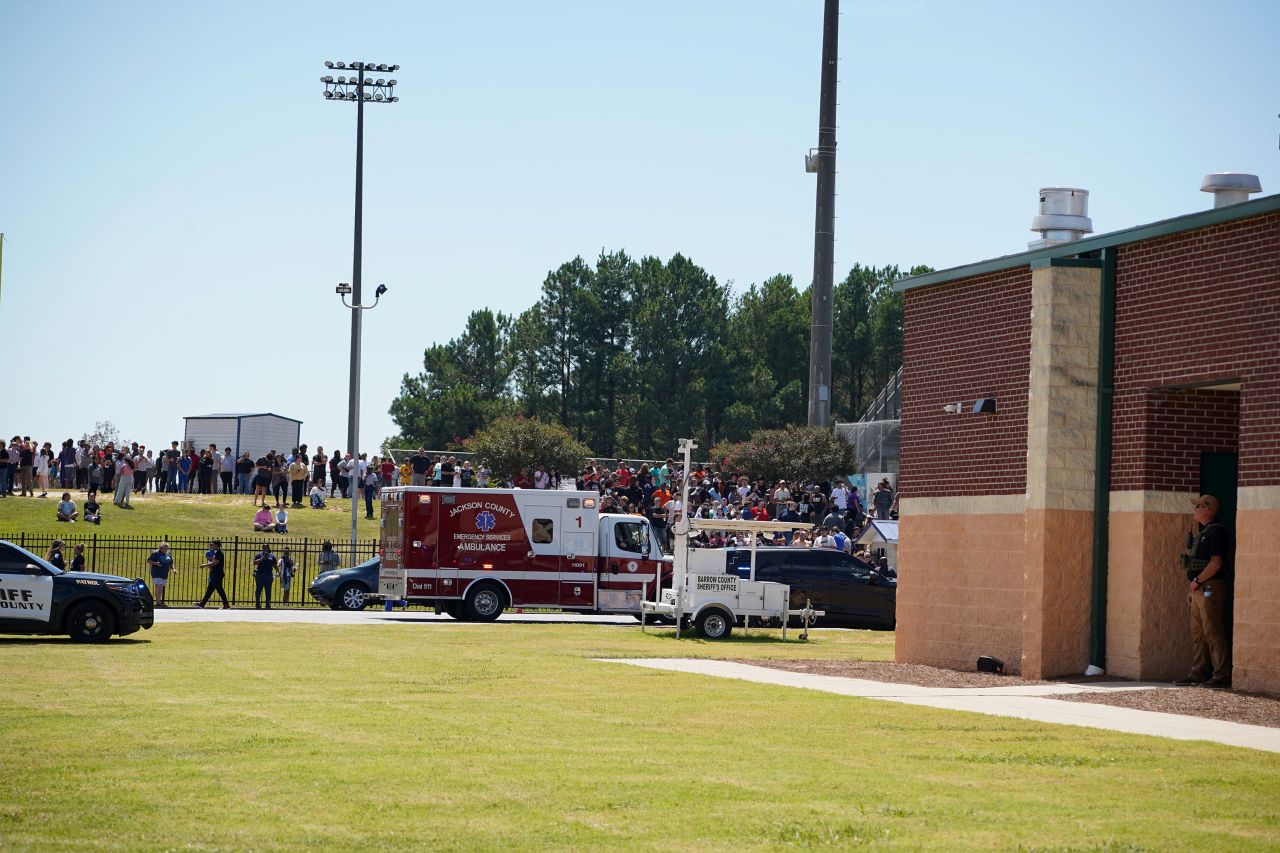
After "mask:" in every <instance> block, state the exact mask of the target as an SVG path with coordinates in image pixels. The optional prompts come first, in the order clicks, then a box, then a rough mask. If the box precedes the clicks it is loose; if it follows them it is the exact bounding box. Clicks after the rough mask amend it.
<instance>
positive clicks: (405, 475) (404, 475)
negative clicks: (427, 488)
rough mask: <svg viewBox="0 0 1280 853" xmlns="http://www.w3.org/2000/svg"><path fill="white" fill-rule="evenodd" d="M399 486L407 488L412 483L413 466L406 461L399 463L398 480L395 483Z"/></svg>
mask: <svg viewBox="0 0 1280 853" xmlns="http://www.w3.org/2000/svg"><path fill="white" fill-rule="evenodd" d="M397 482H398V484H399V485H401V486H408V485H411V484H412V483H413V466H412V465H410V464H409V460H408V459H406V460H404V461H403V462H401V463H400V478H399V480H398V481H397Z"/></svg>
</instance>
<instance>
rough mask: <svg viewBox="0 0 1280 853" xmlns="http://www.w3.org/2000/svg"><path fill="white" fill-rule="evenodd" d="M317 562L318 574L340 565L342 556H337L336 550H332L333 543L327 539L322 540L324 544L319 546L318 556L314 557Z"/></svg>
mask: <svg viewBox="0 0 1280 853" xmlns="http://www.w3.org/2000/svg"><path fill="white" fill-rule="evenodd" d="M316 562H317V563H318V564H319V567H320V568H319V574H324V573H325V572H328V571H331V570H333V569H336V568H338V567H339V566H341V565H342V558H341V557H339V556H338V552H337V551H335V550H333V543H332V542H330V541H329V540H328V539H326V540H324V544H323V545H321V546H320V556H319V557H318V558H317V559H316Z"/></svg>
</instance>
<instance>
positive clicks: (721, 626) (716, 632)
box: [694, 609, 733, 640]
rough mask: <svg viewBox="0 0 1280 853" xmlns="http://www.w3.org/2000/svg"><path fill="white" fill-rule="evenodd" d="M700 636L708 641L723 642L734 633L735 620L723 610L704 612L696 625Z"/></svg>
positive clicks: (699, 616)
mask: <svg viewBox="0 0 1280 853" xmlns="http://www.w3.org/2000/svg"><path fill="white" fill-rule="evenodd" d="M694 627H695V628H696V629H697V630H698V636H700V637H705V638H706V639H708V640H723V639H724V638H725V637H727V636H729V635H730V634H732V633H733V620H732V619H730V618H729V614H728V613H725V612H724V611H723V610H715V609H712V610H704V611H702V612H701V613H699V614H698V621H697V622H695V623H694Z"/></svg>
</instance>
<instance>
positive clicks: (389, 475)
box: [378, 456, 396, 498]
mask: <svg viewBox="0 0 1280 853" xmlns="http://www.w3.org/2000/svg"><path fill="white" fill-rule="evenodd" d="M381 473H382V481H381V482H380V483H378V497H379V498H381V497H382V490H383V489H385V488H386V487H387V486H394V485H395V484H396V463H395V462H393V461H392V460H391V457H390V456H384V457H382V470H381Z"/></svg>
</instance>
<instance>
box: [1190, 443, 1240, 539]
mask: <svg viewBox="0 0 1280 853" xmlns="http://www.w3.org/2000/svg"><path fill="white" fill-rule="evenodd" d="M1238 464H1239V457H1238V456H1237V455H1236V454H1234V453H1201V454H1200V494H1202V495H1213V496H1214V497H1215V498H1217V499H1218V503H1219V504H1220V505H1221V506H1220V507H1219V509H1218V521H1220V522H1222V523H1223V524H1225V525H1226V526H1227V527H1229V528H1231V529H1232V530H1235V529H1236V482H1237V474H1236V470H1237V466H1238Z"/></svg>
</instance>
